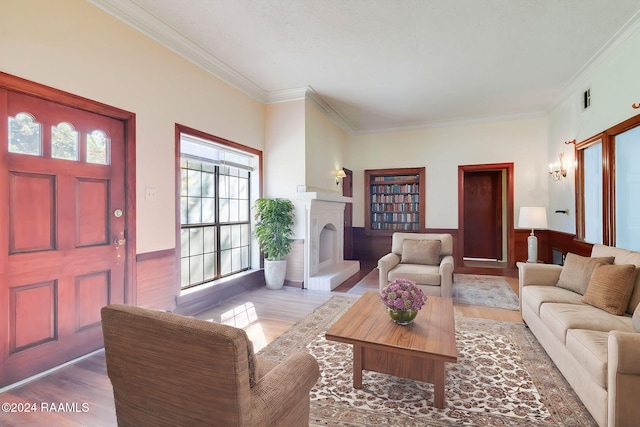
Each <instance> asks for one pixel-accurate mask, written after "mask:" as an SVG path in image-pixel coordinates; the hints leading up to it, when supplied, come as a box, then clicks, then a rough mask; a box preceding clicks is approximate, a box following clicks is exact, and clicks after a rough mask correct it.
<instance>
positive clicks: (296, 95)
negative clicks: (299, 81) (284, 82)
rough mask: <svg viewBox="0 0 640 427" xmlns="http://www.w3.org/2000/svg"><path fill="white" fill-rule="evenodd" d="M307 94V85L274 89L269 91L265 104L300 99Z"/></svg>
mask: <svg viewBox="0 0 640 427" xmlns="http://www.w3.org/2000/svg"><path fill="white" fill-rule="evenodd" d="M306 94H307V86H304V87H296V88H293V89H283V90H274V91H271V92H267V95H266V100H265V101H263V102H264V103H265V104H277V103H279V102H289V101H300V100H301V99H304V98H305V96H306Z"/></svg>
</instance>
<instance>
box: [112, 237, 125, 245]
mask: <svg viewBox="0 0 640 427" xmlns="http://www.w3.org/2000/svg"><path fill="white" fill-rule="evenodd" d="M126 241H127V239H118V238H117V237H116V238H115V239H114V240H113V244H114V245H116V247H117V246H122V245H124V244H125V242H126Z"/></svg>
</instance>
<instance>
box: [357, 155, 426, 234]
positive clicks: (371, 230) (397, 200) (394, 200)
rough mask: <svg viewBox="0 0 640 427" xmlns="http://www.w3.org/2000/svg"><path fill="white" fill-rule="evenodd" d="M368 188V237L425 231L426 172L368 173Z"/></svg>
mask: <svg viewBox="0 0 640 427" xmlns="http://www.w3.org/2000/svg"><path fill="white" fill-rule="evenodd" d="M364 185H365V191H364V194H365V231H366V233H367V234H392V233H393V232H394V231H421V230H422V229H423V228H424V186H425V184H424V168H397V169H367V170H365V171H364Z"/></svg>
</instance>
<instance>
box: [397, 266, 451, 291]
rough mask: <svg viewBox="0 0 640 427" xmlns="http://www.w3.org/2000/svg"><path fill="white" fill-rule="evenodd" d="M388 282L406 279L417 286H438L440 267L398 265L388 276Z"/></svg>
mask: <svg viewBox="0 0 640 427" xmlns="http://www.w3.org/2000/svg"><path fill="white" fill-rule="evenodd" d="M388 279H389V282H393V281H394V280H396V279H407V280H411V281H412V282H413V283H416V284H419V285H438V286H439V285H440V267H438V266H435V265H421V264H398V265H397V266H396V267H395V268H392V269H391V270H390V271H389V274H388Z"/></svg>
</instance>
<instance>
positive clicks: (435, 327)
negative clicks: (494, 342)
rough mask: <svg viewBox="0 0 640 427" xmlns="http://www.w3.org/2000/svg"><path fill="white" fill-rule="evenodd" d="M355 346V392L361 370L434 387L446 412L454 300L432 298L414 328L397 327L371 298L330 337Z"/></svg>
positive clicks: (345, 317) (360, 302)
mask: <svg viewBox="0 0 640 427" xmlns="http://www.w3.org/2000/svg"><path fill="white" fill-rule="evenodd" d="M325 337H326V339H328V340H331V341H338V342H343V343H347V344H352V345H353V387H354V388H357V389H360V388H362V370H363V369H366V370H367V371H375V372H381V373H384V374H389V375H394V376H397V377H403V378H410V379H413V380H417V381H424V382H428V383H431V384H433V386H434V402H433V403H434V406H435V407H436V408H440V409H442V408H444V404H445V393H444V381H445V369H444V364H445V362H450V363H456V362H457V361H458V351H457V349H456V333H455V323H454V319H453V300H452V299H451V298H440V297H428V298H427V302H426V303H425V305H424V306H423V307H422V309H421V310H420V311H419V312H418V316H417V317H416V319H415V320H414V322H413V323H412V324H411V325H408V326H400V325H396V324H395V323H394V322H393V320H391V318H390V317H389V315H388V314H387V311H386V308H385V306H384V305H383V304H382V302H381V301H380V297H379V295H378V293H376V292H367V293H366V294H364V295H363V296H362V297H360V299H358V301H356V303H355V304H354V305H353V306H352V307H351V308H349V310H348V311H347V312H346V313H345V314H344V315H343V316H342V317H341V318H340V319H339V320H338V321H337V322H336V323H335V324H334V325H333V326H331V328H329V330H328V331H327V332H326V333H325Z"/></svg>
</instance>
